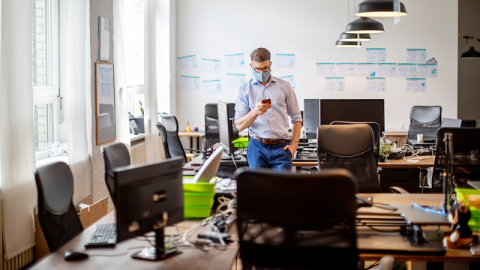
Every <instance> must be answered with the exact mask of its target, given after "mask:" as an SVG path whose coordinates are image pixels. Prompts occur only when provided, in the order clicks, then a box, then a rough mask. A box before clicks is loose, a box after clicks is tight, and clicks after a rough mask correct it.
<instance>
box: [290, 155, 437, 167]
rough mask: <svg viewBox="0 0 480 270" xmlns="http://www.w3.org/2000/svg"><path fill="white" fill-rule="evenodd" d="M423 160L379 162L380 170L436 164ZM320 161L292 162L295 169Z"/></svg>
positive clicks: (430, 159) (432, 160) (429, 158)
mask: <svg viewBox="0 0 480 270" xmlns="http://www.w3.org/2000/svg"><path fill="white" fill-rule="evenodd" d="M421 157H422V158H423V159H422V160H419V162H416V163H410V162H408V161H407V160H408V159H387V160H386V161H385V162H378V167H379V168H429V167H433V166H434V164H435V157H430V156H421ZM317 165H318V161H316V160H315V161H314V160H305V161H294V162H292V166H293V167H297V166H298V167H301V166H317Z"/></svg>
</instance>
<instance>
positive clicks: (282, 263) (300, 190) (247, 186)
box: [234, 168, 393, 269]
mask: <svg viewBox="0 0 480 270" xmlns="http://www.w3.org/2000/svg"><path fill="white" fill-rule="evenodd" d="M234 178H235V179H237V187H238V189H237V228H238V232H239V245H240V257H241V259H242V262H243V269H251V268H252V266H255V267H259V268H282V269H292V268H293V269H319V268H320V267H321V268H322V269H323V268H325V269H357V267H358V259H359V257H358V250H357V237H356V231H355V219H356V210H357V204H356V198H355V193H356V187H355V184H354V179H353V176H352V175H351V174H350V173H349V172H348V171H347V170H345V169H336V170H325V171H323V172H319V173H316V174H295V173H288V172H287V173H285V172H275V171H271V170H266V169H256V170H249V169H244V168H242V169H239V170H238V171H237V172H236V173H235V177H234ZM390 260H392V259H390ZM391 263H393V260H392V261H391ZM257 269H258V268H257Z"/></svg>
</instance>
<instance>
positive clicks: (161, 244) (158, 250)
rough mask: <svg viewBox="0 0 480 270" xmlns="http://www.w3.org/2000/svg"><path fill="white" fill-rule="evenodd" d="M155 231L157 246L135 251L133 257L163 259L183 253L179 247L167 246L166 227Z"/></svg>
mask: <svg viewBox="0 0 480 270" xmlns="http://www.w3.org/2000/svg"><path fill="white" fill-rule="evenodd" d="M154 232H155V245H156V247H148V248H145V249H143V250H142V251H140V252H137V253H134V254H133V255H132V258H134V259H140V260H147V261H161V260H165V259H167V258H170V257H172V256H175V255H177V254H180V253H182V251H181V250H180V249H179V248H174V247H166V246H165V227H163V228H161V229H157V230H155V231H154Z"/></svg>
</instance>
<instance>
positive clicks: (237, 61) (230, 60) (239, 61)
mask: <svg viewBox="0 0 480 270" xmlns="http://www.w3.org/2000/svg"><path fill="white" fill-rule="evenodd" d="M225 66H226V68H239V67H243V66H245V57H244V56H243V53H237V54H226V55H225Z"/></svg>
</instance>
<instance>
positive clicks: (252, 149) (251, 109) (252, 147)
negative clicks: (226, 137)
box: [235, 48, 302, 170]
mask: <svg viewBox="0 0 480 270" xmlns="http://www.w3.org/2000/svg"><path fill="white" fill-rule="evenodd" d="M250 58H251V61H252V63H251V64H250V67H251V68H252V69H253V74H254V76H255V78H253V79H251V80H250V81H248V82H247V83H245V84H244V85H243V86H242V87H241V88H240V89H239V91H238V96H237V100H236V105H235V124H236V126H237V128H238V130H244V129H246V128H248V130H249V135H250V140H249V143H248V148H247V160H248V165H249V166H250V167H251V168H271V169H275V170H291V169H292V157H293V155H294V154H295V152H296V151H297V147H298V140H299V138H300V130H301V126H302V123H301V121H302V117H301V114H300V107H299V106H298V101H297V97H296V95H295V92H294V91H293V88H292V86H291V85H290V83H288V82H287V81H284V80H282V79H279V78H276V77H273V76H272V75H271V74H270V72H271V66H272V62H271V61H270V52H269V51H268V50H267V49H265V48H258V49H255V50H254V51H253V52H252V54H251V55H250ZM268 99H269V100H271V101H270V103H268ZM262 100H267V101H264V102H263V103H262ZM265 102H266V103H265ZM288 116H290V118H291V119H292V123H293V136H292V142H291V144H290V145H288V139H290V136H289V135H288Z"/></svg>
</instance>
